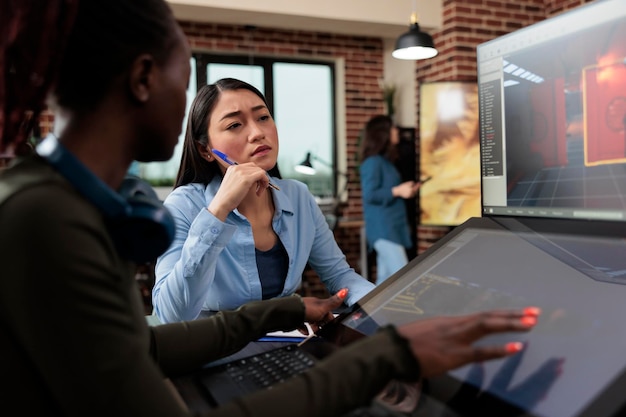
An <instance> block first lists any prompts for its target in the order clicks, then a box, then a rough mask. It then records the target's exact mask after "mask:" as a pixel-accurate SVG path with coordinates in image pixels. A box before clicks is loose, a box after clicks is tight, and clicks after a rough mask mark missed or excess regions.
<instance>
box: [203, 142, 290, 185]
mask: <svg viewBox="0 0 626 417" xmlns="http://www.w3.org/2000/svg"><path fill="white" fill-rule="evenodd" d="M211 151H212V152H213V153H214V154H215V155H216V156H217V157H219V158H220V159H221V160H222V161H224V162H226V163H227V164H228V165H239V164H238V163H237V162H235V161H231V160H230V159H228V156H226V154H225V153H224V152H220V151H218V150H217V149H211ZM265 175H267V179H268V180H269V179H270V174H268V173H267V172H266V173H265ZM269 186H270V187H272V188H273V189H275V190H276V191H280V188H279V187H278V185H274V184H272V182H271V181H269Z"/></svg>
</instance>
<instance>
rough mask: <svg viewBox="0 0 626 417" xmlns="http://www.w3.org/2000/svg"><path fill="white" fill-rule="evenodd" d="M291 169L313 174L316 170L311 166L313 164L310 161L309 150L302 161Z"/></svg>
mask: <svg viewBox="0 0 626 417" xmlns="http://www.w3.org/2000/svg"><path fill="white" fill-rule="evenodd" d="M293 169H294V170H295V171H296V172H299V173H300V174H304V175H315V174H316V173H317V170H316V169H315V168H313V164H312V163H311V152H307V153H306V158H304V161H302V162H300V163H299V164H298V165H296V166H295V167H293Z"/></svg>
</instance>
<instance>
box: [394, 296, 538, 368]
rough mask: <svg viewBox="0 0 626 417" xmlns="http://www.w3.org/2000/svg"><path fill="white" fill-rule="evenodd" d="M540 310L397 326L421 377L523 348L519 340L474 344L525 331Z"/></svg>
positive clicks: (510, 311)
mask: <svg viewBox="0 0 626 417" xmlns="http://www.w3.org/2000/svg"><path fill="white" fill-rule="evenodd" d="M539 314H540V310H539V309H538V308H536V307H527V308H525V309H523V310H504V311H487V312H482V313H476V314H471V315H466V316H456V317H435V318H430V319H425V320H420V321H415V322H413V323H409V324H406V325H403V326H399V327H398V329H397V330H398V333H399V334H400V335H401V336H402V337H404V338H406V339H407V340H408V341H409V344H410V347H411V350H412V352H413V355H414V356H415V357H416V358H417V360H418V361H419V363H420V367H421V373H422V377H424V378H428V377H432V376H435V375H439V374H442V373H444V372H446V371H449V370H452V369H455V368H458V367H460V366H463V365H466V364H468V363H471V362H482V361H485V360H489V359H497V358H502V357H505V356H509V355H513V354H515V353H517V352H519V351H520V350H521V349H523V344H522V343H518V342H512V343H507V344H505V345H490V346H474V342H476V341H477V340H478V339H480V338H482V337H484V336H487V335H490V334H495V333H504V332H526V331H528V330H530V329H532V328H533V327H534V326H535V324H536V323H537V317H538V316H539Z"/></svg>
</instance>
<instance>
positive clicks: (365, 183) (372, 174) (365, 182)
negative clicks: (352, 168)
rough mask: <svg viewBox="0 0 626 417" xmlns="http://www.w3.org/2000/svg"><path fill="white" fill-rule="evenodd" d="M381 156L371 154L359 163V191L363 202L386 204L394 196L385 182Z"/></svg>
mask: <svg viewBox="0 0 626 417" xmlns="http://www.w3.org/2000/svg"><path fill="white" fill-rule="evenodd" d="M383 162H384V161H383V159H382V157H375V156H371V157H369V158H367V159H365V161H363V163H362V164H361V168H360V171H359V173H360V175H361V191H362V195H363V203H364V204H375V205H381V206H386V205H389V204H391V203H392V202H393V201H394V199H395V197H394V196H393V194H392V193H391V187H390V186H388V184H385V181H384V171H385V167H384V166H383Z"/></svg>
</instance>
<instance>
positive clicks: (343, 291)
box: [337, 288, 348, 300]
mask: <svg viewBox="0 0 626 417" xmlns="http://www.w3.org/2000/svg"><path fill="white" fill-rule="evenodd" d="M347 294H348V290H347V289H345V288H342V289H340V290H339V291H338V292H337V297H339V298H341V299H342V300H343V299H344V298H346V295H347Z"/></svg>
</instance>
